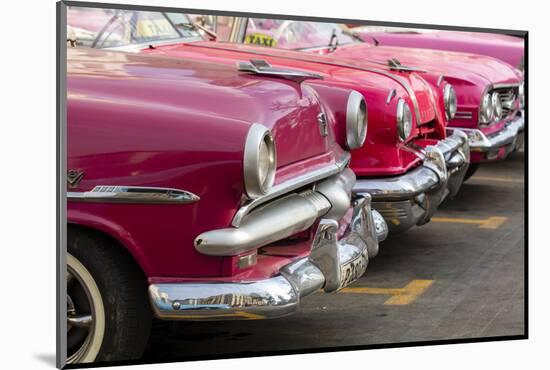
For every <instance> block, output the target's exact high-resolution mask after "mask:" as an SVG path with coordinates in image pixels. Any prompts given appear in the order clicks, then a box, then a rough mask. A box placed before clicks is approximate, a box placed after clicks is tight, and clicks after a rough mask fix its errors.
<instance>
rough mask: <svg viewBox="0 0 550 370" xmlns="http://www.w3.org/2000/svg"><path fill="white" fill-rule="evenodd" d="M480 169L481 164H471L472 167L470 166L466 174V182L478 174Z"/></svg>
mask: <svg viewBox="0 0 550 370" xmlns="http://www.w3.org/2000/svg"><path fill="white" fill-rule="evenodd" d="M478 168H479V163H470V165H469V166H468V169H467V170H466V174H465V175H464V181H466V180H468V179H469V178H470V177H472V176H473V175H474V174H475V173H476V171H477V170H478Z"/></svg>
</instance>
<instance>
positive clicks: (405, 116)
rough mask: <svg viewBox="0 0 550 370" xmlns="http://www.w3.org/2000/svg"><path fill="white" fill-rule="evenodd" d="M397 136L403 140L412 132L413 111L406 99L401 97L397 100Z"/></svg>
mask: <svg viewBox="0 0 550 370" xmlns="http://www.w3.org/2000/svg"><path fill="white" fill-rule="evenodd" d="M396 121H397V136H398V137H399V139H400V140H401V141H405V140H407V139H408V138H409V136H410V135H411V132H412V112H411V108H409V105H408V104H407V102H405V100H403V99H399V101H398V102H397V114H396Z"/></svg>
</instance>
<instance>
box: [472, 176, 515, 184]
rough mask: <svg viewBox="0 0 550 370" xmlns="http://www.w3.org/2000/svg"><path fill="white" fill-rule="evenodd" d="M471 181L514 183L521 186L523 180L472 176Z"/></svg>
mask: <svg viewBox="0 0 550 370" xmlns="http://www.w3.org/2000/svg"><path fill="white" fill-rule="evenodd" d="M472 180H480V181H495V182H514V183H521V184H523V182H524V181H523V179H508V178H504V177H488V176H474V177H472Z"/></svg>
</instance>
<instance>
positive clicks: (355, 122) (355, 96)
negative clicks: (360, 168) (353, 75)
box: [346, 91, 368, 149]
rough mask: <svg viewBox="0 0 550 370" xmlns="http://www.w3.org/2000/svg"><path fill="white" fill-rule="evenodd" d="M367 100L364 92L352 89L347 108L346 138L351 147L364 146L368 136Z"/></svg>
mask: <svg viewBox="0 0 550 370" xmlns="http://www.w3.org/2000/svg"><path fill="white" fill-rule="evenodd" d="M367 128H368V113H367V102H366V101H365V98H364V97H363V95H362V94H360V93H358V92H357V91H352V92H351V93H350V94H349V97H348V104H347V109H346V140H347V144H348V147H349V148H350V149H357V148H360V147H362V146H363V144H364V143H365V139H366V138H367Z"/></svg>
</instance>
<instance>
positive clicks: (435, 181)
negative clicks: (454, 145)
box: [353, 146, 449, 233]
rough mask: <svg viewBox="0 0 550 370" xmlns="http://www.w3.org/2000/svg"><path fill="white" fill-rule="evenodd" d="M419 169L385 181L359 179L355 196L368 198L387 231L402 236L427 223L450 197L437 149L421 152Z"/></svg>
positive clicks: (443, 166)
mask: <svg viewBox="0 0 550 370" xmlns="http://www.w3.org/2000/svg"><path fill="white" fill-rule="evenodd" d="M423 155H424V162H423V164H422V166H420V167H418V168H416V169H414V170H412V171H409V172H408V173H406V174H404V175H401V176H396V177H387V178H376V179H358V180H357V182H356V183H355V186H354V188H353V192H354V194H358V195H360V194H371V195H372V205H373V208H374V209H375V210H377V211H378V212H379V213H380V214H381V215H382V216H383V217H384V219H385V221H386V223H387V225H388V228H389V231H390V232H392V233H396V232H403V231H406V230H408V229H410V228H411V227H413V226H414V225H422V224H425V223H426V222H428V221H429V220H430V218H431V217H432V216H433V214H434V213H435V211H436V210H437V207H438V206H439V204H440V203H441V202H442V201H443V199H445V197H446V196H447V195H448V194H449V189H448V188H447V184H448V180H449V175H448V172H447V165H446V163H445V156H444V154H443V152H442V150H441V149H440V148H439V147H437V146H428V147H426V148H425V149H424V150H423Z"/></svg>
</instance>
